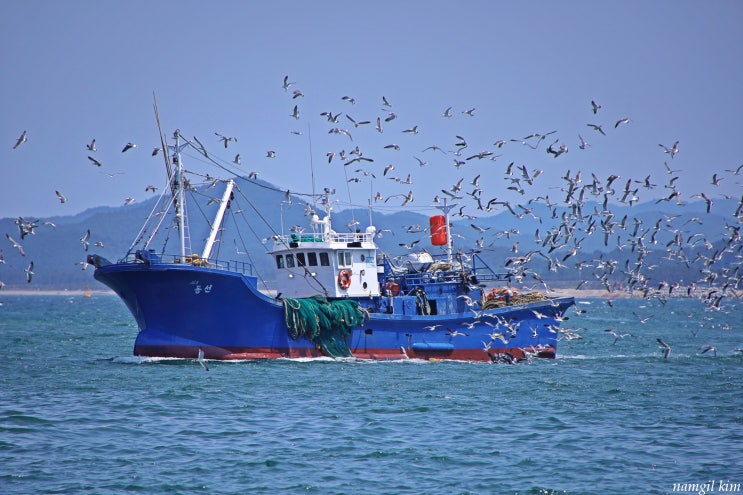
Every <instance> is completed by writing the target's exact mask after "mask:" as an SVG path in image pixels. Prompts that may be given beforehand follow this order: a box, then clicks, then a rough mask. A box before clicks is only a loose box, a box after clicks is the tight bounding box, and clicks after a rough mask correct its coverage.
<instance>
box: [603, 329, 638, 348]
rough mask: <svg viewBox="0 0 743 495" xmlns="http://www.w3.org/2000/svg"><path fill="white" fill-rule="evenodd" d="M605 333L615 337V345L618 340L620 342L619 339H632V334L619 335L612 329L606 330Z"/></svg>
mask: <svg viewBox="0 0 743 495" xmlns="http://www.w3.org/2000/svg"><path fill="white" fill-rule="evenodd" d="M604 332H606V333H610V334H611V335H613V336H614V343H615V344H616V343H617V340H619V339H623V338H624V337H632V334H631V333H617V332H615V331H614V330H612V329H611V328H607V329H606V330H604Z"/></svg>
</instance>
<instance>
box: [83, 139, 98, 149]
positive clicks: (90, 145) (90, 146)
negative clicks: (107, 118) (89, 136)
mask: <svg viewBox="0 0 743 495" xmlns="http://www.w3.org/2000/svg"><path fill="white" fill-rule="evenodd" d="M85 147H86V148H88V151H95V150H96V148H95V139H93V140H92V141H91V142H90V144H86V145H85Z"/></svg>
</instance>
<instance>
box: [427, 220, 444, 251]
mask: <svg viewBox="0 0 743 495" xmlns="http://www.w3.org/2000/svg"><path fill="white" fill-rule="evenodd" d="M429 225H430V227H431V228H430V231H431V244H433V245H434V246H445V245H446V243H447V238H446V217H445V216H444V215H434V216H432V217H431V218H430V219H429Z"/></svg>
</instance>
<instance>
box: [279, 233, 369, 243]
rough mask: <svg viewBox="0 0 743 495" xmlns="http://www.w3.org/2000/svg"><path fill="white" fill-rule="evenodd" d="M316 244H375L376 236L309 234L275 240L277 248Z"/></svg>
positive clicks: (287, 236)
mask: <svg viewBox="0 0 743 495" xmlns="http://www.w3.org/2000/svg"><path fill="white" fill-rule="evenodd" d="M314 242H341V243H346V244H350V243H356V242H358V243H361V242H374V234H373V233H370V232H328V233H321V232H308V233H300V234H289V235H279V236H276V237H275V238H274V245H275V246H276V247H285V246H292V247H295V246H296V245H297V244H299V243H314Z"/></svg>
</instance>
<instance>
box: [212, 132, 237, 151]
mask: <svg viewBox="0 0 743 495" xmlns="http://www.w3.org/2000/svg"><path fill="white" fill-rule="evenodd" d="M214 135H215V136H217V137H219V140H220V141H222V143H223V144H224V147H225V148H227V144H228V143H229V142H230V141H234V142H237V138H236V137H227V136H223V135H221V134H219V133H218V132H215V133H214Z"/></svg>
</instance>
